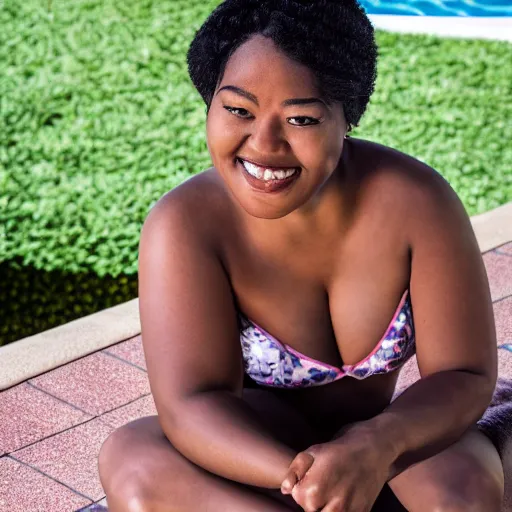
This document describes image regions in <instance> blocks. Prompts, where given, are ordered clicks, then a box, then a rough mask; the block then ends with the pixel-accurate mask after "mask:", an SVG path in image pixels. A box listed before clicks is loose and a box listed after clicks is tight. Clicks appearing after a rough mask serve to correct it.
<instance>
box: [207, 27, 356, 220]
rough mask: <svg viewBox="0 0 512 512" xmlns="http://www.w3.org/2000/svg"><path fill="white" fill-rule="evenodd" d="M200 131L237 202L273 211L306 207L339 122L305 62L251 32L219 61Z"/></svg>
mask: <svg viewBox="0 0 512 512" xmlns="http://www.w3.org/2000/svg"><path fill="white" fill-rule="evenodd" d="M225 87H228V88H225ZM233 88H237V89H238V91H237V90H233ZM304 99H306V100H307V101H303V100H304ZM296 100H301V101H296ZM206 132H207V140H208V148H209V151H210V155H211V157H212V161H213V165H214V166H215V167H216V169H217V170H218V172H219V173H220V174H221V175H222V177H223V179H224V181H225V182H226V185H227V187H228V188H229V190H230V191H231V193H232V194H233V196H234V197H235V198H236V199H237V201H238V202H239V203H240V205H241V206H242V208H243V209H244V210H245V211H246V212H247V213H249V214H250V215H252V216H254V217H258V218H266V219H277V218H281V217H284V216H285V215H288V214H289V213H291V212H292V211H294V210H297V209H300V208H301V207H307V206H308V203H309V202H310V200H312V199H314V198H315V196H316V194H317V193H318V192H319V191H320V189H321V187H322V185H323V184H324V183H325V182H326V181H327V180H328V178H329V177H330V176H331V175H332V174H333V172H334V171H335V170H336V168H337V167H338V164H339V162H340V157H341V153H342V149H343V140H344V135H345V133H346V132H347V124H346V121H345V118H344V115H343V108H342V106H341V105H340V104H334V105H331V106H327V104H326V103H325V102H324V100H323V99H322V98H321V97H320V96H319V93H318V89H317V86H316V81H315V77H314V75H313V73H312V72H311V71H310V70H309V68H307V67H306V66H303V65H301V64H299V63H297V62H295V61H293V60H291V59H290V58H288V57H287V56H286V55H285V54H284V53H282V52H281V51H280V50H279V49H278V48H277V47H276V46H275V45H274V43H273V41H272V40H271V39H268V38H266V37H263V36H261V35H256V36H254V37H252V38H251V39H250V40H249V41H247V42H246V43H245V44H243V45H242V46H240V47H239V48H238V49H237V50H236V52H235V53H234V54H233V55H232V56H231V58H230V60H229V62H228V63H227V66H226V69H225V73H224V76H223V78H222V81H221V82H220V84H218V85H217V88H216V90H215V94H214V97H213V100H212V104H211V107H210V111H209V113H208V119H207V123H206ZM241 160H244V161H246V162H247V161H249V162H250V163H252V164H255V165H252V166H251V164H250V163H249V165H248V166H247V165H245V166H244V165H243V164H242V162H241ZM269 167H271V168H272V169H269Z"/></svg>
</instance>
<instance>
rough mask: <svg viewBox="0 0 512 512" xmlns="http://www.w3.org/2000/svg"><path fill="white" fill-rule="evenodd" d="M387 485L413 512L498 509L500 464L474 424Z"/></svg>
mask: <svg viewBox="0 0 512 512" xmlns="http://www.w3.org/2000/svg"><path fill="white" fill-rule="evenodd" d="M389 485H390V487H391V489H392V490H393V492H394V493H395V495H396V497H397V498H398V499H399V500H400V502H401V503H402V504H403V505H404V506H405V507H406V508H407V510H410V511H412V512H423V511H425V512H430V511H432V510H461V511H462V510H464V511H468V512H469V511H478V512H480V511H482V512H484V511H485V512H499V511H500V509H501V505H500V504H501V500H502V497H503V487H504V476H503V465H502V463H501V460H500V457H499V455H498V452H497V451H496V448H495V447H494V445H493V444H492V443H491V441H490V440H489V439H488V438H487V437H486V436H485V435H484V434H482V433H481V432H479V431H478V430H477V429H476V427H475V428H474V429H470V430H469V431H468V432H467V433H466V434H464V435H463V436H462V438H461V439H460V440H459V441H458V442H456V443H454V444H453V445H452V446H450V447H449V448H447V449H446V450H444V451H442V452H440V453H438V454H437V455H435V456H433V457H430V458H429V459H426V460H424V461H422V462H419V463H418V464H416V465H414V466H412V467H410V468H408V469H407V470H405V471H404V472H403V473H401V474H400V475H398V476H397V477H395V478H394V479H393V480H391V481H390V482H389Z"/></svg>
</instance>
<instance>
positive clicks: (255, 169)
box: [240, 160, 297, 181]
mask: <svg viewBox="0 0 512 512" xmlns="http://www.w3.org/2000/svg"><path fill="white" fill-rule="evenodd" d="M240 162H242V165H243V166H244V167H245V170H246V171H247V172H248V173H249V174H250V175H251V176H254V177H255V178H258V179H259V180H263V181H271V180H284V179H286V178H289V177H290V176H293V175H294V174H295V173H296V172H297V169H282V170H273V171H271V170H270V169H265V168H263V167H259V166H257V165H254V164H251V163H250V162H245V161H244V160H240Z"/></svg>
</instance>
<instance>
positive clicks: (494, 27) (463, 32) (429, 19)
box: [368, 14, 512, 42]
mask: <svg viewBox="0 0 512 512" xmlns="http://www.w3.org/2000/svg"><path fill="white" fill-rule="evenodd" d="M368 17H369V18H370V20H371V22H372V24H373V26H374V27H375V28H377V29H380V30H386V31H389V32H400V33H410V34H430V35H436V36H441V37H455V38H471V39H489V40H495V41H508V42H512V16H501V17H487V16H401V15H394V14H369V15H368Z"/></svg>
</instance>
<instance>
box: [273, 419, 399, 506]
mask: <svg viewBox="0 0 512 512" xmlns="http://www.w3.org/2000/svg"><path fill="white" fill-rule="evenodd" d="M358 425H362V423H361V424H356V426H354V427H352V428H350V429H349V430H348V431H346V432H345V433H344V434H343V435H342V436H341V437H339V438H337V439H335V440H334V441H330V442H328V443H324V444H317V445H313V446H311V447H310V448H308V449H307V450H305V451H303V452H300V453H299V454H297V456H296V457H295V459H294V460H293V461H292V463H291V464H290V467H289V470H288V473H287V475H286V477H285V479H284V480H283V483H282V485H281V492H282V493H283V494H291V495H292V496H293V499H294V500H295V501H296V502H297V504H298V505H300V506H301V507H302V508H303V509H304V510H305V511H306V512H317V511H322V512H370V510H371V508H372V506H373V505H374V503H375V501H376V500H377V497H378V495H379V494H380V492H381V490H382V488H383V487H384V485H385V483H386V482H387V480H388V479H389V477H390V474H391V466H392V464H393V462H394V456H393V453H392V450H390V449H387V448H385V447H383V446H379V443H378V442H377V441H375V435H374V434H369V433H368V432H365V429H364V428H363V429H360V428H358Z"/></svg>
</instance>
